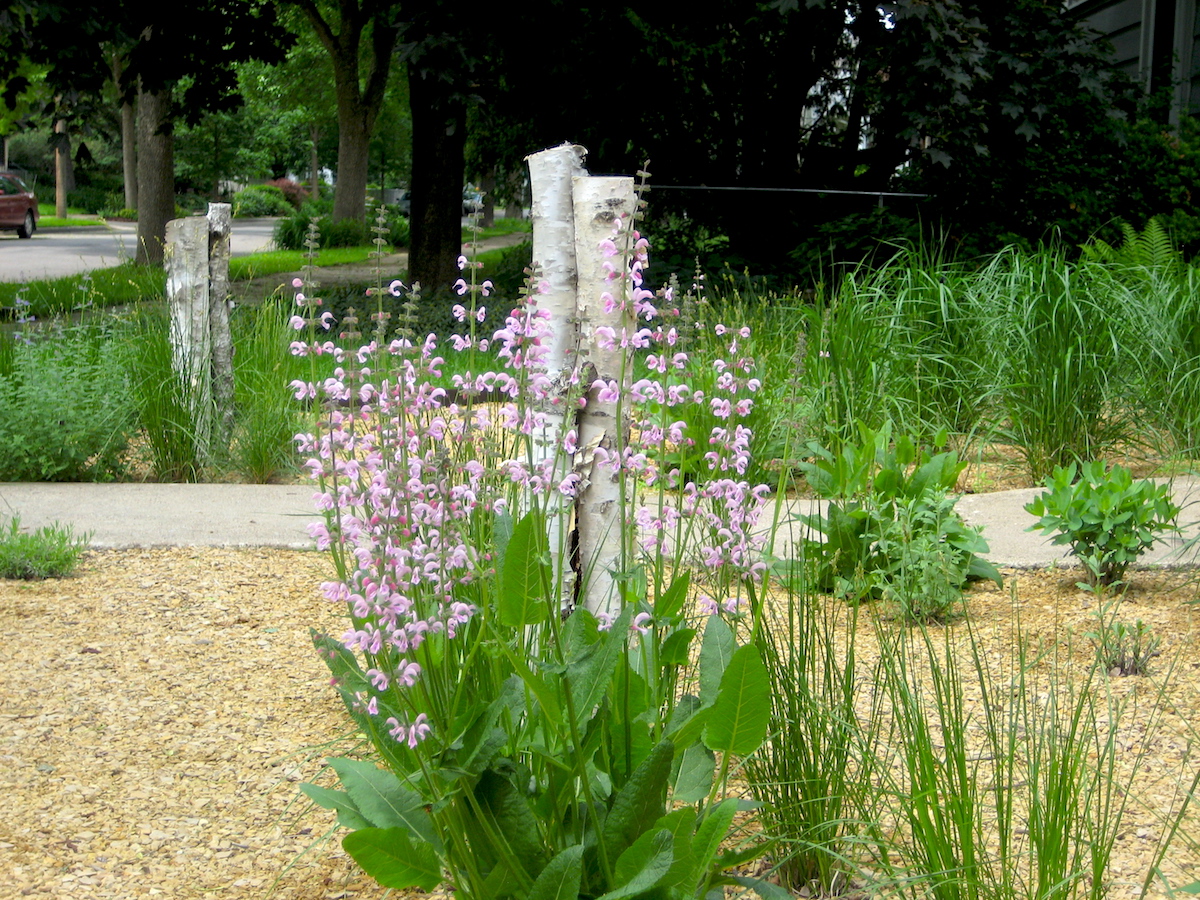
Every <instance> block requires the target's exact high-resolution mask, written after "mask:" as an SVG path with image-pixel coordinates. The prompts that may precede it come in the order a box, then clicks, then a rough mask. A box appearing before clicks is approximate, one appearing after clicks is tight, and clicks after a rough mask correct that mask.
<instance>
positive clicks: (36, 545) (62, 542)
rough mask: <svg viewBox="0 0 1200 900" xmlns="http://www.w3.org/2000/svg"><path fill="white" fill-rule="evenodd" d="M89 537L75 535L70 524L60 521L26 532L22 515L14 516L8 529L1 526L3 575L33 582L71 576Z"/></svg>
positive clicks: (0, 553)
mask: <svg viewBox="0 0 1200 900" xmlns="http://www.w3.org/2000/svg"><path fill="white" fill-rule="evenodd" d="M90 539H91V535H90V534H83V535H76V534H75V532H74V530H73V529H72V528H71V526H70V525H59V524H58V523H57V522H55V523H54V524H52V525H45V526H43V527H41V528H39V529H38V530H37V531H34V532H33V533H27V532H23V531H21V518H20V516H13V518H12V519H11V520H10V521H9V523H8V527H7V528H0V578H20V579H23V580H26V581H32V580H35V579H42V578H62V577H63V576H65V575H70V574H71V573H72V572H74V571H75V569H76V568H77V567H78V565H79V559H80V557H81V556H82V555H83V553H84V551H85V550H86V549H87V543H88V541H89V540H90Z"/></svg>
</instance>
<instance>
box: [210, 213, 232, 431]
mask: <svg viewBox="0 0 1200 900" xmlns="http://www.w3.org/2000/svg"><path fill="white" fill-rule="evenodd" d="M232 228H233V215H232V207H231V206H230V205H229V204H228V203H210V204H208V308H209V334H210V335H211V336H212V376H213V402H214V403H215V404H216V416H217V418H216V426H217V431H218V434H217V439H218V440H219V441H220V443H221V444H222V446H225V447H228V446H229V441H230V439H231V438H232V437H233V403H234V397H233V335H232V334H231V333H230V330H229V307H230V303H229V252H230V251H229V238H230V232H231V231H232Z"/></svg>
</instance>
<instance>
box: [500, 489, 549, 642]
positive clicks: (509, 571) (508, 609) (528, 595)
mask: <svg viewBox="0 0 1200 900" xmlns="http://www.w3.org/2000/svg"><path fill="white" fill-rule="evenodd" d="M545 545H546V523H545V517H544V516H542V515H541V514H540V513H538V512H537V511H536V510H531V511H530V512H528V513H526V514H525V515H524V516H522V517H521V519H520V521H518V522H517V524H516V525H514V526H513V531H512V537H511V538H510V539H509V541H508V549H507V551H506V553H505V555H504V569H503V570H502V572H501V576H500V599H499V603H498V608H497V614H498V616H499V619H500V624H501V625H506V626H508V627H510V628H521V627H523V626H525V625H537V624H538V623H540V622H544V621H545V620H546V616H547V615H548V614H549V610H550V606H549V604H548V603H547V598H546V591H547V589H548V587H549V585H550V583H551V582H552V580H553V571H552V570H551V568H550V565H549V564H548V563H547V562H546V560H545V559H544V557H543V553H544V552H545Z"/></svg>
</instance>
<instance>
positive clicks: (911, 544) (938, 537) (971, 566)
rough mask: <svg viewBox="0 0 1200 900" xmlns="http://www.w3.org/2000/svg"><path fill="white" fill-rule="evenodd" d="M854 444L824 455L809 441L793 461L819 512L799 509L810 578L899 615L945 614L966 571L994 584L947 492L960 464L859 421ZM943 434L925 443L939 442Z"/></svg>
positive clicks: (948, 454) (978, 543)
mask: <svg viewBox="0 0 1200 900" xmlns="http://www.w3.org/2000/svg"><path fill="white" fill-rule="evenodd" d="M859 434H860V438H859V441H858V442H856V443H855V442H847V443H846V445H845V446H844V447H843V448H842V450H841V452H840V453H838V454H834V453H832V452H830V451H829V450H826V449H825V448H824V447H822V446H820V445H819V444H816V443H815V442H814V443H810V444H809V445H808V450H807V455H809V456H811V461H808V462H803V463H800V469H801V470H802V471H803V472H804V474H805V476H806V477H807V479H808V483H809V485H810V486H811V487H812V489H813V490H814V491H815V492H816V493H817V494H818V496H820V497H823V498H826V499H828V500H829V501H830V502H829V508H828V511H827V512H826V514H825V515H814V516H804V517H803V521H804V523H805V524H806V525H808V526H809V527H810V528H812V529H813V530H814V531H816V532H818V533H819V534H820V535H821V536H822V539H821V540H816V539H806V540H805V542H804V543H805V550H806V552H807V553H808V554H809V555H810V556H811V557H812V558H814V559H817V560H818V561H819V564H818V570H817V583H818V585H819V586H820V588H821V589H822V590H826V591H831V592H833V593H836V594H838V595H839V596H842V597H846V598H847V599H850V600H867V599H877V598H885V599H888V600H890V601H892V602H893V603H894V604H895V605H896V608H897V614H898V615H899V616H900V617H901V618H903V619H905V620H906V621H930V620H941V619H945V618H946V617H947V616H948V615H950V613H951V612H952V611H953V608H954V606H955V605H956V604H957V603H958V602H959V598H960V595H961V591H962V587H963V585H965V584H966V583H967V581H968V580H969V579H982V578H987V579H990V580H991V581H994V582H996V584H997V585H998V584H1000V582H1001V579H1000V573H999V572H997V571H996V569H995V567H993V566H992V565H991V563H989V562H987V561H986V560H984V559H983V558H982V557H981V554H983V553H986V552H987V542H986V541H984V539H983V537H982V536H981V535H980V534H979V531H978V529H975V528H972V527H970V526H968V525H967V524H966V523H965V522H963V520H962V518H961V517H960V516H959V515H958V513H957V512H955V511H954V500H953V499H952V498H950V497H949V496H948V494H949V492H950V491H952V490H953V489H954V485H955V483H956V482H957V480H958V476H959V473H960V472H962V470H963V468H964V466H965V463H961V462H959V459H958V455H957V454H956V453H955V452H954V451H948V450H939V452H936V453H934V454H932V455H931V454H930V453H929V452H927V451H926V450H925V449H924V448H921V447H918V446H916V445H915V443H914V442H913V441H912V439H911V438H907V437H899V438H896V439H895V441H893V440H892V436H891V429H890V428H889V427H885V428H883V429H881V430H879V431H873V430H871V429H869V428H866V427H865V426H860V427H859ZM944 442H945V435H942V436H940V439H939V440H938V441H937V442H936V443H935V449H938V448H940V447H941V446H944Z"/></svg>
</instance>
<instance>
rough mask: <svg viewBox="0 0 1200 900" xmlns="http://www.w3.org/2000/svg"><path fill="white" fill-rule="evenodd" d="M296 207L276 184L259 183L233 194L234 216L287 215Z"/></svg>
mask: <svg viewBox="0 0 1200 900" xmlns="http://www.w3.org/2000/svg"><path fill="white" fill-rule="evenodd" d="M293 209H295V207H294V206H293V205H292V204H291V203H289V202H288V199H287V197H286V196H285V195H284V193H283V191H281V190H280V189H279V188H277V187H275V186H274V185H269V184H257V185H254V186H252V187H248V188H246V189H245V190H242V191H238V192H237V193H236V194H234V195H233V214H234V216H246V217H254V216H286V215H288V214H290V213H291V212H292V211H293Z"/></svg>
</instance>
